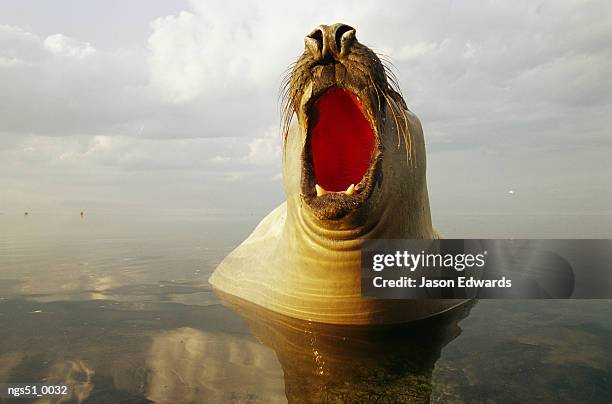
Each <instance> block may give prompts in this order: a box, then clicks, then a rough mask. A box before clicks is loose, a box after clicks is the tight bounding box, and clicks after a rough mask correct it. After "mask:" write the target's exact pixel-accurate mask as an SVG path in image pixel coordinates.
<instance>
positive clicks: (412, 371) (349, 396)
mask: <svg viewBox="0 0 612 404" xmlns="http://www.w3.org/2000/svg"><path fill="white" fill-rule="evenodd" d="M218 296H219V298H220V299H221V300H222V302H223V303H224V304H226V305H228V306H229V307H231V308H232V309H233V310H235V311H236V312H237V313H238V314H239V315H240V316H241V317H242V318H244V319H245V320H246V322H247V323H248V325H249V328H250V330H251V333H252V334H253V335H254V336H255V337H256V338H257V339H258V340H259V341H260V342H261V343H263V344H265V345H266V346H269V347H270V348H272V349H273V350H274V352H275V353H276V357H277V358H278V361H279V362H280V364H281V366H282V368H283V371H284V380H285V393H286V396H287V399H288V401H289V402H290V403H307V402H313V403H324V402H325V403H327V402H332V403H336V402H342V403H344V402H346V403H354V402H376V403H387V402H389V403H391V402H393V403H397V402H425V401H429V399H430V395H431V392H432V371H433V369H434V365H435V364H436V361H437V360H438V359H439V358H440V353H441V350H442V348H443V347H444V346H445V345H446V344H448V343H449V342H450V341H452V340H453V339H455V338H456V337H457V336H459V334H461V328H460V327H459V325H458V322H459V321H460V320H462V319H464V318H465V317H467V316H468V315H469V312H470V310H471V308H472V306H473V304H474V303H473V302H470V303H467V304H465V305H463V306H461V307H459V308H456V309H454V310H452V311H450V312H447V313H445V314H443V315H440V316H437V317H435V318H432V319H428V320H424V321H419V322H416V323H411V324H405V325H396V326H384V327H363V326H359V327H356V326H352V327H351V326H336V325H327V324H319V323H310V322H305V321H301V320H296V319H292V318H289V317H285V316H282V315H279V314H276V313H273V312H270V311H268V310H265V309H263V308H259V307H257V306H254V305H252V304H249V303H246V302H244V301H242V300H238V299H236V298H233V297H231V296H228V295H225V294H220V293H219V294H218Z"/></svg>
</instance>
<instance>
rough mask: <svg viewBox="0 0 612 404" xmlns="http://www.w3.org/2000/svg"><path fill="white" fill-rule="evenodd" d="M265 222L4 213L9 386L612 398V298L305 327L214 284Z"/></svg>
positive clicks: (98, 398) (1, 258)
mask: <svg viewBox="0 0 612 404" xmlns="http://www.w3.org/2000/svg"><path fill="white" fill-rule="evenodd" d="M258 219H259V218H258V217H256V216H251V215H244V216H231V217H220V216H211V217H196V218H194V217H182V216H164V217H129V216H124V217H117V216H115V217H102V216H96V215H86V216H85V218H83V219H81V218H79V217H78V216H76V215H75V217H72V216H51V217H43V216H38V215H36V214H30V215H29V216H28V217H27V218H26V217H20V216H17V215H7V214H5V215H0V229H1V233H0V341H1V343H0V383H2V382H44V383H48V384H53V383H64V384H67V385H69V386H70V389H71V391H72V394H73V396H72V399H70V400H69V401H68V402H88V403H113V402H126V403H127V402H129V403H138V402H162V403H179V402H201V403H218V402H233V403H276V402H279V403H282V402H287V401H289V402H296V403H301V402H331V403H341V402H376V403H384V402H423V401H428V400H429V401H431V402H449V401H450V402H551V403H552V402H568V403H570V402H571V403H575V402H601V403H610V402H612V379H611V374H612V373H611V367H612V365H611V364H612V316H611V314H612V310H611V309H610V307H611V306H610V302H609V301H597V300H594V301H586V300H585V301H516V300H514V301H510V300H507V301H502V300H500V301H495V300H490V301H485V300H482V301H479V302H476V303H475V304H470V305H466V306H464V307H461V308H460V309H458V310H455V311H453V312H451V313H448V314H447V315H445V316H441V317H439V318H436V319H433V320H429V321H425V322H421V323H418V324H413V325H408V326H403V327H384V328H368V327H339V326H324V325H318V324H313V323H307V322H302V321H296V320H292V319H289V318H286V317H283V316H279V315H275V314H273V313H270V312H266V311H265V310H262V309H258V308H257V307H252V306H249V305H246V304H244V303H243V302H240V301H236V300H233V299H231V298H228V297H225V296H216V295H215V294H214V293H213V292H212V290H211V289H210V287H209V285H208V283H207V279H208V276H209V275H210V273H211V272H212V270H213V269H214V267H215V265H216V264H217V263H218V262H219V261H220V260H221V259H222V258H223V257H224V256H225V254H227V253H228V252H229V251H230V250H231V249H232V248H233V247H234V246H235V245H236V244H237V243H238V242H239V241H240V240H241V239H242V238H244V236H245V235H246V234H247V233H248V231H249V229H251V228H252V227H253V226H254V225H255V224H256V223H257V221H258ZM453 220H455V221H456V223H459V221H458V220H457V218H454V219H453ZM555 231H556V230H555ZM490 233H491V234H493V233H495V230H494V229H490ZM521 236H523V237H525V235H521ZM5 401H6V402H10V401H8V400H5ZM27 401H28V400H20V401H19V402H27ZM36 402H50V401H49V400H46V399H39V400H38V401H36ZM51 402H52V401H51Z"/></svg>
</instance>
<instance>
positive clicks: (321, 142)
mask: <svg viewBox="0 0 612 404" xmlns="http://www.w3.org/2000/svg"><path fill="white" fill-rule="evenodd" d="M312 115H313V116H312V118H313V123H312V126H311V129H310V136H309V142H310V155H311V159H312V165H313V168H314V176H315V179H316V186H315V188H316V193H317V196H322V195H324V194H326V193H327V192H344V193H345V194H347V195H352V194H353V193H355V187H356V186H357V188H358V189H357V191H359V188H360V187H359V185H363V184H360V183H361V181H362V180H363V177H364V175H365V174H366V172H367V169H368V167H369V166H370V164H371V160H372V154H373V151H374V141H375V138H374V131H373V130H372V127H371V126H370V123H369V122H368V120H367V119H366V117H365V115H364V114H363V112H362V106H361V102H360V101H359V99H358V98H357V97H356V96H355V95H354V94H353V93H351V92H349V91H346V90H344V89H340V88H332V89H330V90H327V91H326V92H325V93H324V94H323V95H322V96H321V97H319V98H318V99H317V100H316V101H315V102H314V105H313V106H312Z"/></svg>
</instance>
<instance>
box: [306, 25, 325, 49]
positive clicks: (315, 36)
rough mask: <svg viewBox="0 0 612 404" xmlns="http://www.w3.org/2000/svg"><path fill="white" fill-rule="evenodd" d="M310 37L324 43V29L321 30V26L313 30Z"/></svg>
mask: <svg viewBox="0 0 612 404" xmlns="http://www.w3.org/2000/svg"><path fill="white" fill-rule="evenodd" d="M308 37H309V38H312V39H315V40H316V41H317V42H319V43H320V44H321V45H323V31H321V30H320V29H319V28H317V29H315V30H314V31H312V32H311V33H310V35H308Z"/></svg>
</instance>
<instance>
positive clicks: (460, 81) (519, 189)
mask: <svg viewBox="0 0 612 404" xmlns="http://www.w3.org/2000/svg"><path fill="white" fill-rule="evenodd" d="M333 22H344V23H347V24H349V25H351V26H353V27H355V28H356V30H357V38H358V39H359V40H360V41H361V42H362V43H364V44H366V45H368V46H370V47H371V48H373V49H374V50H376V51H377V52H379V53H382V54H384V55H386V56H388V57H389V58H390V59H391V60H392V62H393V64H394V66H395V72H396V75H397V76H398V77H399V81H400V84H401V87H402V91H403V94H404V97H405V99H406V101H407V104H408V106H409V108H410V109H411V110H412V111H413V112H415V113H416V114H417V115H418V116H419V117H420V119H421V121H422V123H423V127H424V131H425V137H426V143H427V152H428V157H427V158H428V183H429V190H430V199H431V204H432V211H433V213H434V217H435V215H436V213H438V212H443V213H446V214H465V213H473V214H476V213H504V212H528V213H538V214H540V213H543V214H557V213H575V212H578V213H588V214H610V213H611V211H612V208H610V206H612V203H611V202H612V159H611V156H612V136H611V135H612V134H611V130H610V128H611V127H612V78H611V77H612V76H611V75H610V72H611V71H612V47H610V44H609V42H610V38H612V3H610V2H609V1H531V0H530V1H513V2H507V1H481V2H463V1H461V2H456V1H439V2H429V1H418V2H412V1H411V2H406V1H396V2H387V1H382V2H371V1H368V2H365V1H364V2H356V1H336V2H328V1H315V0H310V1H308V2H294V1H291V2H288V1H266V2H248V3H246V2H245V3H240V5H238V4H237V3H232V2H227V1H213V0H211V1H199V0H192V1H172V2H171V1H159V0H156V1H150V0H146V1H145V0H134V1H130V2H124V1H118V0H113V1H109V0H105V1H98V0H92V1H87V2H82V1H77V0H73V1H67V0H57V1H54V2H36V1H33V0H25V1H24V0H22V1H19V2H15V1H4V0H2V1H0V94H1V98H0V213H3V214H14V213H16V212H23V211H32V212H36V211H40V212H70V211H73V210H78V211H80V210H86V211H88V212H89V211H94V212H102V213H104V212H118V211H121V212H133V211H155V212H179V213H180V212H183V213H185V212H187V213H189V212H256V213H258V214H259V213H261V212H265V211H268V210H271V209H272V208H273V207H274V206H275V205H277V204H278V203H280V202H282V200H283V199H284V196H283V187H282V181H281V177H280V166H281V158H280V135H279V103H278V88H279V85H280V82H281V78H282V74H283V73H284V72H285V70H286V69H287V67H288V66H289V64H290V63H291V62H292V61H294V60H295V59H296V58H297V57H298V56H299V55H300V53H301V52H302V50H303V48H304V43H303V37H304V36H305V35H306V34H307V33H308V32H310V31H311V30H312V29H313V28H314V27H316V26H317V25H318V24H321V23H325V24H329V23H333Z"/></svg>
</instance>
